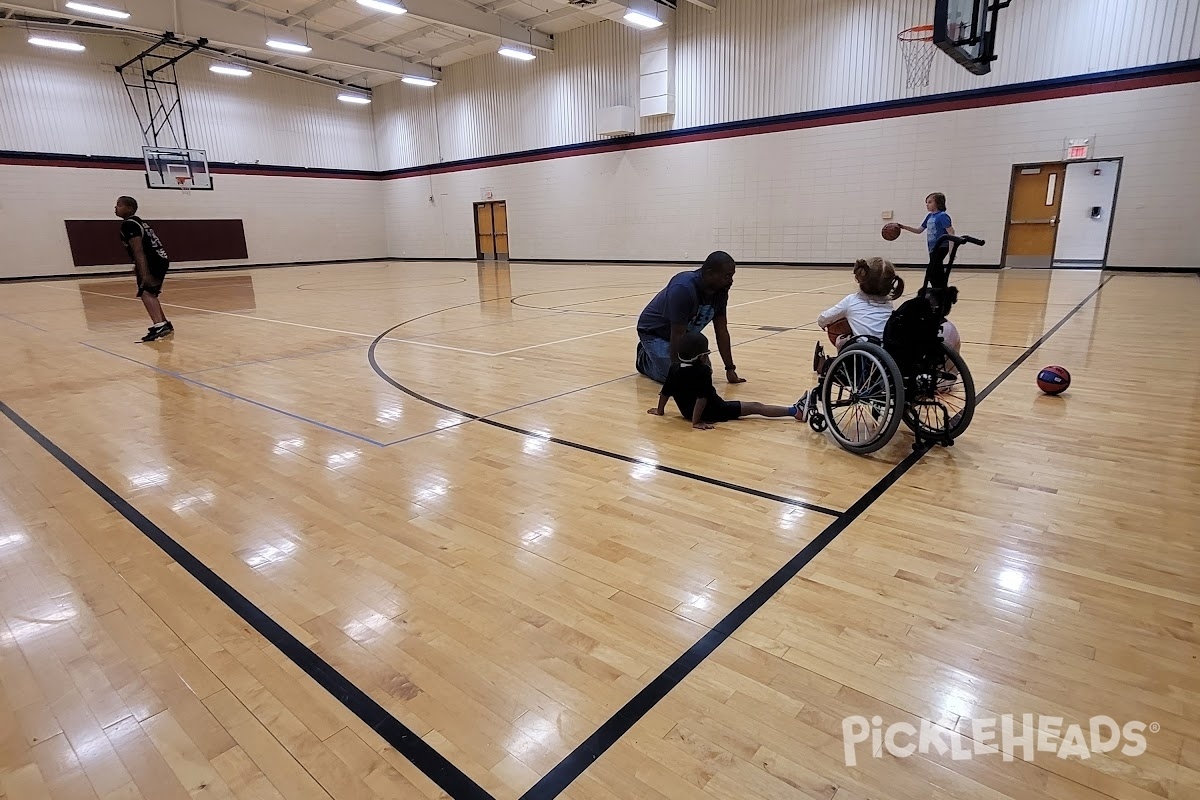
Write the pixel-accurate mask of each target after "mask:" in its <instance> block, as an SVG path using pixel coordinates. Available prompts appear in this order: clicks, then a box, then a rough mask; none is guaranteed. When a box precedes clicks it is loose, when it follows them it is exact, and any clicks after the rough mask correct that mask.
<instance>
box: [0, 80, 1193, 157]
mask: <svg viewBox="0 0 1200 800" xmlns="http://www.w3.org/2000/svg"><path fill="white" fill-rule="evenodd" d="M1196 81H1200V59H1192V60H1188V61H1174V62H1171V63H1167V64H1156V65H1153V66H1148V67H1133V68H1130V69H1121V70H1111V71H1107V72H1093V73H1087V74H1084V75H1071V76H1067V77H1064V78H1052V79H1049V80H1043V81H1029V82H1026V83H1017V84H1007V85H1004V86H994V87H988V88H985V89H968V90H966V91H962V92H950V93H945V94H936V95H928V96H925V97H914V98H906V99H903V100H888V101H883V102H878V103H867V104H863V105H857V106H843V107H840V108H831V109H822V110H819V111H806V112H801V113H797V114H784V115H780V116H774V117H761V118H756V119H749V120H739V121H736V122H725V123H720V124H716V125H705V126H701V127H695V128H684V129H681V130H673V131H664V132H662V133H651V134H643V135H640V136H624V137H621V138H618V139H605V140H602V141H592V142H582V143H577V144H566V145H559V146H556V147H546V148H540V149H537V150H522V151H518V152H512V153H504V154H500V155H492V156H481V157H478V158H469V159H462V160H458V161H447V162H443V163H440V164H426V165H422V166H417V167H405V168H403V169H395V170H384V171H370V170H349V169H318V168H314V169H308V168H304V167H295V166H284V165H268V164H238V163H233V162H211V163H210V164H209V168H210V169H211V170H212V172H213V173H214V174H225V175H265V176H277V177H308V178H340V179H353V180H394V179H398V178H408V177H416V176H423V175H437V174H442V173H447V172H459V171H462V170H471V169H483V168H486V167H498V166H506V165H512V164H522V163H528V162H531V161H545V160H550V159H555V158H569V157H572V156H582V155H591V154H598V153H607V152H615V151H620V150H637V149H642V148H646V147H659V146H663V145H669V144H683V143H686V142H695V141H706V140H712V139H723V138H730V137H734V136H753V135H757V134H763V133H777V132H780V131H787V130H800V129H803V128H812V127H823V126H830V125H844V124H849V123H853V122H863V121H867V120H874V119H890V118H894V117H904V116H912V115H917V114H932V113H938V112H945V111H955V110H961V109H968V108H980V107H985V106H996V105H1009V104H1015V103H1029V102H1036V101H1039V100H1052V99H1056V98H1062V97H1075V96H1079V95H1086V94H1103V93H1107V92H1123V91H1130V90H1134V89H1144V88H1150V87H1154V86H1168V85H1172V84H1177V83H1192V82H1196ZM5 164H16V165H26V166H57V167H89V168H92V169H130V170H136V169H142V168H143V162H142V160H141V159H139V158H128V157H122V156H86V155H62V154H56V153H36V152H27V151H0V165H5Z"/></svg>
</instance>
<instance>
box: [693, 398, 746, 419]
mask: <svg viewBox="0 0 1200 800" xmlns="http://www.w3.org/2000/svg"><path fill="white" fill-rule="evenodd" d="M741 416H742V404H741V402H740V401H738V400H720V401H715V400H713V401H709V403H708V405H706V406H705V407H704V413H703V414H702V415H701V419H703V420H704V421H705V422H729V421H730V420H731V419H739V418H740V417H741Z"/></svg>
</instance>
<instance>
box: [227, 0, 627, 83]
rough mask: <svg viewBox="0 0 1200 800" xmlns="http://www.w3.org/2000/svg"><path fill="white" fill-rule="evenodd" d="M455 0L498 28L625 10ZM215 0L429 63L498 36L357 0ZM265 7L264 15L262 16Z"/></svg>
mask: <svg viewBox="0 0 1200 800" xmlns="http://www.w3.org/2000/svg"><path fill="white" fill-rule="evenodd" d="M460 1H461V2H463V3H467V4H469V5H470V6H472V7H474V8H475V9H478V10H479V11H481V12H485V13H486V14H487V16H488V19H489V21H491V20H494V22H495V27H494V28H491V30H496V31H499V29H500V24H501V23H502V22H503V21H505V20H507V21H509V22H512V23H517V24H518V25H519V26H521V27H523V28H529V29H532V30H534V31H538V32H540V33H544V34H549V35H551V36H553V35H554V34H558V33H562V32H563V31H568V30H570V29H572V28H578V27H580V26H582V25H590V24H592V23H595V22H598V21H600V20H603V19H613V20H620V19H621V18H622V17H623V16H624V14H625V11H626V4H624V3H617V2H612V1H611V0H596V2H595V4H594V5H590V6H585V7H580V6H578V5H572V4H569V3H568V2H567V0H492V1H491V2H481V1H480V0H460ZM214 2H219V3H220V4H221V5H224V6H226V7H227V8H229V9H231V10H235V11H237V12H238V13H239V14H241V15H243V16H245V17H246V19H247V24H249V25H262V26H264V28H265V27H267V26H274V24H275V23H286V24H288V25H289V26H290V27H293V28H296V29H300V30H303V29H304V26H305V24H307V28H308V31H309V32H311V33H315V34H320V35H322V36H326V37H330V38H336V39H338V40H340V41H344V42H346V43H350V44H355V45H358V46H360V47H363V48H367V49H372V50H375V51H377V52H385V53H390V54H393V55H397V56H401V57H403V58H406V59H408V60H409V61H414V62H417V63H420V64H432V65H433V66H435V67H444V66H446V65H447V64H453V63H455V62H456V61H463V60H466V59H468V58H474V57H475V56H479V55H484V54H487V53H494V52H496V49H497V47H498V45H499V43H500V38H499V37H498V36H496V35H494V34H489V33H485V32H481V31H476V30H467V29H464V28H458V27H454V26H451V25H448V24H445V23H444V22H441V21H438V20H434V19H431V18H423V17H418V16H416V15H415V14H414V13H411V12H410V13H408V14H401V15H395V14H388V13H386V12H378V11H372V10H371V9H369V8H366V7H364V6H361V5H359V4H358V3H357V2H356V0H254V2H252V3H251V2H248V1H247V0H214ZM264 15H265V16H266V18H267V20H264ZM268 20H269V21H268ZM480 27H484V26H480ZM272 29H277V28H274V27H273V28H272ZM514 38H515V37H514ZM271 62H272V63H275V64H278V65H280V66H285V67H291V68H294V69H303V70H305V71H307V72H311V73H313V74H318V75H322V76H325V77H330V78H334V79H338V80H342V79H345V78H347V77H350V74H349V72H350V71H349V70H347V69H344V68H338V67H331V66H325V67H322V65H320V64H315V63H313V62H312V61H309V60H307V59H304V58H284V57H282V56H280V57H275V58H273V59H271ZM394 79H395V76H385V75H369V76H366V78H365V80H360V81H356V82H358V83H364V82H365V83H366V84H368V85H375V84H378V83H384V82H386V81H388V80H394Z"/></svg>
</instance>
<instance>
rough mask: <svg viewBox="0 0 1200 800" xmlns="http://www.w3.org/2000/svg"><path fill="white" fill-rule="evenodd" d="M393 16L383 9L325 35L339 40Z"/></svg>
mask: <svg viewBox="0 0 1200 800" xmlns="http://www.w3.org/2000/svg"><path fill="white" fill-rule="evenodd" d="M391 16H392V15H391V14H388V13H385V12H382V11H381V12H380V13H378V14H371V15H370V16H366V17H363V18H361V19H356V20H355V21H354V22H351V23H350V24H349V25H347V26H346V27H344V28H339V29H338V30H336V31H330V32H329V33H326V34H325V36H328V37H329V38H330V39H333V40H334V41H337V40H338V39H345V38H346V37H347V36H349V35H350V34H352V33H358V32H359V31H361V30H362V29H363V28H369V27H371V26H372V25H374V24H375V23H376V22H381V21H382V20H383V19H384V18H386V17H391Z"/></svg>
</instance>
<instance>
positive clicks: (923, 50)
mask: <svg viewBox="0 0 1200 800" xmlns="http://www.w3.org/2000/svg"><path fill="white" fill-rule="evenodd" d="M896 38H897V39H898V40H899V41H900V53H901V54H902V55H903V56H904V71H905V74H906V75H907V76H908V88H910V89H921V88H924V87H926V86H928V85H929V70H930V68H931V67H932V66H933V56H934V54H935V53H936V52H937V47H935V46H934V44H933V26H932V25H916V26H914V27H912V28H906V29H904V30H902V31H900V33H898V34H896Z"/></svg>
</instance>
